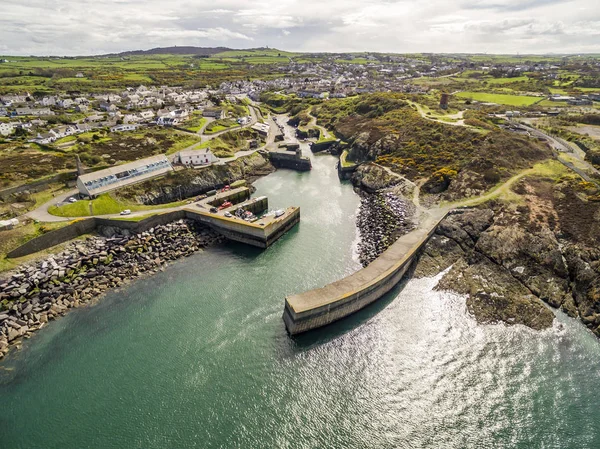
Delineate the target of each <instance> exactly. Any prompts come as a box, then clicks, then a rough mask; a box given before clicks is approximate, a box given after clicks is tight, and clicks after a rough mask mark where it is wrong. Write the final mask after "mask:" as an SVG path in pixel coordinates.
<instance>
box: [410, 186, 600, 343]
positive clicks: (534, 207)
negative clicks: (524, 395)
mask: <svg viewBox="0 0 600 449" xmlns="http://www.w3.org/2000/svg"><path fill="white" fill-rule="evenodd" d="M586 188H587V186H586V184H585V183H581V182H580V181H577V180H567V181H561V182H559V183H556V182H554V181H553V180H550V179H524V180H522V181H521V182H520V183H519V184H518V185H517V186H516V187H515V188H514V192H515V193H517V194H519V195H521V196H522V197H523V200H524V201H522V204H520V203H519V202H515V203H512V204H511V203H490V204H488V205H484V206H481V207H480V208H477V209H465V210H459V211H456V213H454V214H452V215H450V216H448V217H447V218H446V219H445V220H444V221H443V222H442V223H441V224H440V226H439V227H438V229H437V230H436V234H435V235H434V236H433V237H432V238H431V239H430V241H429V242H428V244H427V245H426V246H425V248H424V251H423V253H422V254H421V256H420V259H419V261H418V264H417V265H416V268H415V275H416V276H423V275H432V274H436V273H439V272H440V271H442V270H446V269H448V268H450V267H451V268H450V270H449V271H448V272H447V273H446V274H445V275H444V277H443V278H442V279H441V281H440V283H439V285H438V288H440V289H451V290H454V291H457V292H459V293H464V294H467V295H468V300H467V306H468V309H469V311H470V312H471V313H472V314H473V315H474V316H475V317H476V318H477V320H478V321H480V322H486V323H488V322H496V321H503V322H505V323H508V324H515V323H521V324H525V325H527V326H530V327H532V328H535V329H541V328H544V327H547V326H549V325H551V323H552V320H553V312H552V311H551V310H550V309H549V308H547V307H546V306H545V305H544V304H543V303H546V304H548V305H550V306H552V307H554V308H559V309H560V310H562V311H563V312H565V313H567V314H568V315H570V316H572V317H578V318H579V319H580V320H581V321H582V322H583V323H584V324H585V325H586V326H587V327H588V328H589V329H590V330H591V331H592V332H594V333H595V334H596V335H597V336H600V293H599V292H600V250H598V238H600V224H598V219H597V218H598V217H599V216H600V205H598V204H597V203H596V202H593V201H588V200H586V197H585V195H584V194H583V193H582V192H584V191H585V189H586Z"/></svg>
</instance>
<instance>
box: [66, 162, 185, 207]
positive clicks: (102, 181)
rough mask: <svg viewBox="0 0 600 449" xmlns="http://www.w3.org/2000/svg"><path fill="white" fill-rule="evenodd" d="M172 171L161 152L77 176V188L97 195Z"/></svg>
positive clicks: (85, 193) (83, 192)
mask: <svg viewBox="0 0 600 449" xmlns="http://www.w3.org/2000/svg"><path fill="white" fill-rule="evenodd" d="M170 171H173V167H172V166H171V163H170V162H169V160H168V159H167V158H166V156H164V155H162V154H161V155H159V156H152V157H149V158H146V159H140V160H138V161H135V162H129V163H127V164H123V165H117V166H115V167H110V168H107V169H104V170H99V171H97V172H93V173H87V174H85V175H81V176H79V177H78V178H77V188H78V189H79V193H81V194H82V195H84V196H88V197H95V196H97V195H100V194H102V193H106V192H110V191H112V190H116V189H120V188H121V187H125V186H128V185H131V184H136V183H138V182H142V181H146V180H147V179H151V178H156V177H157V176H162V175H164V174H166V173H168V172H170Z"/></svg>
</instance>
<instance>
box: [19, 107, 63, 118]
mask: <svg viewBox="0 0 600 449" xmlns="http://www.w3.org/2000/svg"><path fill="white" fill-rule="evenodd" d="M15 112H16V114H17V115H18V116H24V115H34V116H38V117H40V116H42V115H54V112H52V111H51V110H50V109H48V108H37V109H34V108H16V109H15Z"/></svg>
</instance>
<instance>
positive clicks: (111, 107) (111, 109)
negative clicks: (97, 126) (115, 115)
mask: <svg viewBox="0 0 600 449" xmlns="http://www.w3.org/2000/svg"><path fill="white" fill-rule="evenodd" d="M100 109H102V110H103V111H106V112H116V111H118V110H119V108H118V107H117V106H116V105H114V104H112V103H107V102H102V103H100Z"/></svg>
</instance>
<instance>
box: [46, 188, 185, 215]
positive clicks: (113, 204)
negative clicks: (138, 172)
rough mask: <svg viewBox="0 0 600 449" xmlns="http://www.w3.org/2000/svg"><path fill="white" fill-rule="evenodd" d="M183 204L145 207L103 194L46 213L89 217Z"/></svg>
mask: <svg viewBox="0 0 600 449" xmlns="http://www.w3.org/2000/svg"><path fill="white" fill-rule="evenodd" d="M184 204H186V201H179V202H175V203H169V204H161V205H159V206H145V205H142V204H136V203H131V202H128V201H123V200H119V199H116V198H114V197H113V196H112V195H110V194H109V193H105V194H103V195H100V196H98V198H96V199H94V200H80V201H77V202H76V203H69V204H65V205H64V206H60V207H59V206H52V207H50V208H48V212H50V213H51V214H52V215H57V216H59V217H89V216H91V215H110V214H118V213H120V212H121V211H122V210H124V209H129V210H131V211H139V210H153V209H166V208H169V207H177V206H183V205H184Z"/></svg>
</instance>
